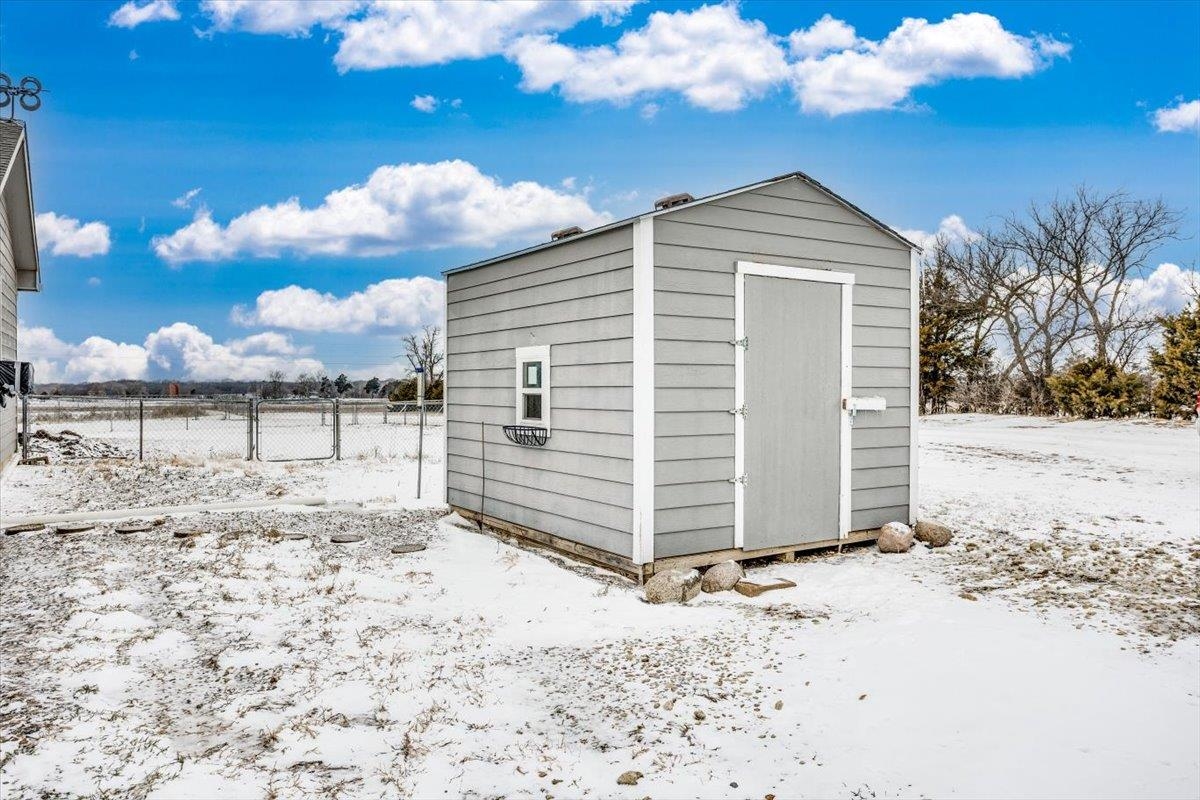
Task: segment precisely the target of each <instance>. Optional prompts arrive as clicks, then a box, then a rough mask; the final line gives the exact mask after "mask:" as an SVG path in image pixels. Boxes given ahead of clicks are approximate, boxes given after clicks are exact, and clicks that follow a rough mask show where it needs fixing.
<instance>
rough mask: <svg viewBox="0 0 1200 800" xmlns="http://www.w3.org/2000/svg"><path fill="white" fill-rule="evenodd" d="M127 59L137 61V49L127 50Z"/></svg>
mask: <svg viewBox="0 0 1200 800" xmlns="http://www.w3.org/2000/svg"><path fill="white" fill-rule="evenodd" d="M129 60H130V61H137V60H138V51H137V50H130V51H129Z"/></svg>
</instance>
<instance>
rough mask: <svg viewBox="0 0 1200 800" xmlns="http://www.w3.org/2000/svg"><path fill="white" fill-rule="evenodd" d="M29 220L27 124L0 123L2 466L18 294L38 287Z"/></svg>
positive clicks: (7, 443) (9, 428) (13, 419)
mask: <svg viewBox="0 0 1200 800" xmlns="http://www.w3.org/2000/svg"><path fill="white" fill-rule="evenodd" d="M33 220H34V214H33V189H32V184H31V181H30V175H29V142H28V139H27V137H26V131H25V125H24V124H23V123H21V122H20V121H17V120H7V119H0V394H4V395H5V396H4V400H3V405H2V406H0V468H3V467H4V466H5V464H7V463H8V461H9V459H11V458H12V456H13V454H14V453H15V452H16V450H17V401H16V398H15V397H13V396H11V394H10V393H13V394H15V392H16V383H17V380H18V377H17V376H18V369H17V366H16V365H17V295H18V293H19V292H37V291H41V288H42V280H41V269H40V267H39V264H38V247H37V231H36V230H35V228H34V221H33ZM10 381H11V382H10Z"/></svg>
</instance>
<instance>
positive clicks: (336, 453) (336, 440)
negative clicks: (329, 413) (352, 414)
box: [333, 397, 342, 461]
mask: <svg viewBox="0 0 1200 800" xmlns="http://www.w3.org/2000/svg"><path fill="white" fill-rule="evenodd" d="M333 458H334V460H335V461H341V460H342V401H341V400H340V399H338V398H336V397H335V398H333Z"/></svg>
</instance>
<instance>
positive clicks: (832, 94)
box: [793, 13, 1071, 116]
mask: <svg viewBox="0 0 1200 800" xmlns="http://www.w3.org/2000/svg"><path fill="white" fill-rule="evenodd" d="M834 22H836V20H832V19H830V20H828V21H827V22H826V21H825V20H824V19H823V20H822V21H819V22H818V23H817V25H816V26H814V28H816V27H818V26H821V25H824V27H825V29H826V30H831V29H832V23H834ZM851 30H853V29H851ZM812 34H813V29H812V28H810V29H809V30H808V31H807V32H801V37H800V38H801V39H803V38H804V37H805V36H811V35H812ZM814 46H815V45H814ZM1070 49H1071V46H1070V45H1069V44H1066V43H1064V42H1060V41H1058V40H1056V39H1052V38H1049V37H1045V36H1034V37H1027V36H1020V35H1018V34H1015V33H1011V32H1009V31H1007V30H1005V29H1004V26H1003V25H1001V24H1000V21H999V20H998V19H996V18H995V17H993V16H990V15H988V14H978V13H972V14H955V15H953V16H952V17H950V18H949V19H946V20H943V21H942V22H937V23H930V22H929V21H928V20H925V19H911V18H909V19H905V20H904V21H903V22H901V24H900V26H899V27H898V28H896V29H895V30H894V31H892V32H891V33H889V34H888V35H887V37H885V38H884V39H883V40H882V41H878V42H874V41H870V40H857V43H856V44H854V45H853V46H851V47H849V48H847V49H843V50H840V51H836V52H832V53H828V54H825V55H821V56H814V57H808V58H804V59H802V60H801V61H799V62H797V63H796V64H795V65H794V68H793V86H794V89H795V92H796V97H797V99H798V100H799V101H800V106H801V108H802V109H803V110H804V111H806V112H810V113H823V114H827V115H829V116H837V115H839V114H848V113H853V112H856V111H869V110H878V109H892V108H896V107H898V106H900V105H901V104H902V103H904V102H905V101H907V100H908V99H909V96H910V94H911V92H912V90H913V89H916V88H917V87H920V86H930V85H933V84H937V83H941V82H942V81H945V80H949V79H952V78H1020V77H1024V76H1026V75H1031V74H1033V73H1035V72H1038V71H1039V70H1042V69H1045V68H1046V67H1047V66H1049V64H1050V63H1051V62H1052V61H1053V60H1054V59H1055V58H1060V57H1065V56H1066V55H1067V54H1068V53H1069V52H1070Z"/></svg>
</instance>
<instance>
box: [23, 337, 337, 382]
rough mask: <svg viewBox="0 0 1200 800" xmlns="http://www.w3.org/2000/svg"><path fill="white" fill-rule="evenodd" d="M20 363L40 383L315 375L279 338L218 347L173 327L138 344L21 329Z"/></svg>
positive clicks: (312, 363)
mask: <svg viewBox="0 0 1200 800" xmlns="http://www.w3.org/2000/svg"><path fill="white" fill-rule="evenodd" d="M17 345H18V347H19V349H20V355H19V356H18V357H19V358H20V359H21V360H25V361H32V362H33V364H34V369H35V370H36V373H37V379H38V381H41V382H46V383H57V382H69V383H82V382H96V381H111V380H143V379H146V378H151V377H162V378H187V379H190V380H220V379H223V378H230V379H233V380H257V379H261V378H265V377H266V375H267V373H268V372H270V371H271V370H274V369H282V370H284V371H285V372H300V371H304V370H308V371H317V370H321V369H323V368H324V366H323V365H322V364H321V362H320V361H318V360H316V359H314V358H311V357H309V356H308V350H306V349H305V348H300V347H296V346H295V345H294V344H292V341H291V339H290V338H289V337H287V336H285V335H284V334H281V333H275V332H266V333H258V334H254V335H252V336H247V337H245V338H242V339H230V340H229V341H227V342H225V343H224V344H219V343H217V342H215V341H214V340H213V338H212V337H211V336H209V335H208V334H207V333H205V332H204V331H202V330H200V329H199V328H197V327H196V326H195V325H190V324H188V323H186V322H176V323H174V324H173V325H167V326H164V327H162V328H159V329H158V330H156V331H154V332H153V333H151V334H150V335H148V336H147V337H146V339H145V341H144V342H143V343H142V344H140V345H139V344H127V343H124V342H114V341H113V340H111V339H106V338H104V337H102V336H89V337H88V338H86V339H84V340H83V341H82V342H79V343H78V344H70V343H68V342H64V341H63V340H61V339H59V338H58V336H56V335H55V333H54V331H53V330H51V329H50V328H44V327H35V328H26V327H23V326H21V327H20V328H19V330H18V332H17Z"/></svg>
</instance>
